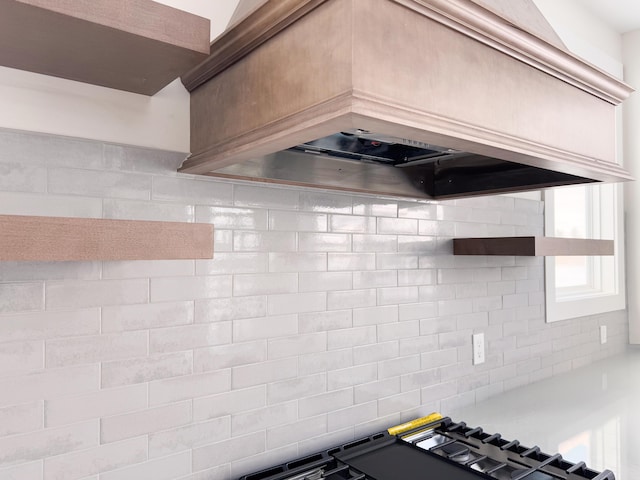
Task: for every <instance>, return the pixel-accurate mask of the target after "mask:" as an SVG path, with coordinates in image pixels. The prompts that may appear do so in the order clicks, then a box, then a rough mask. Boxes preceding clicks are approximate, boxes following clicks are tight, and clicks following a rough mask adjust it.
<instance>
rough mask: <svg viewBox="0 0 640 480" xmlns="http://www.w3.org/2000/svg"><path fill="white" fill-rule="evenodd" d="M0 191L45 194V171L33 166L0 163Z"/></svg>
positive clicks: (9, 162) (6, 162)
mask: <svg viewBox="0 0 640 480" xmlns="http://www.w3.org/2000/svg"><path fill="white" fill-rule="evenodd" d="M0 190H2V191H5V192H33V193H36V192H46V191H47V170H46V168H42V167H38V166H35V165H28V164H24V163H19V162H11V161H2V162H1V163H0Z"/></svg>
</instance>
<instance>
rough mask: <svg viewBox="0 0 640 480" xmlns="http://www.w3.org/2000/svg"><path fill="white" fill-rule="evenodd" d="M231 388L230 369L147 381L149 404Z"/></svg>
mask: <svg viewBox="0 0 640 480" xmlns="http://www.w3.org/2000/svg"><path fill="white" fill-rule="evenodd" d="M230 389H231V370H229V369H227V370H217V371H215V372H211V373H200V374H196V375H186V376H181V377H174V378H168V379H165V380H157V381H155V382H151V383H149V405H163V404H166V403H172V402H178V401H181V400H191V399H195V398H198V397H204V396H207V395H213V394H215V393H221V392H226V391H228V390H230Z"/></svg>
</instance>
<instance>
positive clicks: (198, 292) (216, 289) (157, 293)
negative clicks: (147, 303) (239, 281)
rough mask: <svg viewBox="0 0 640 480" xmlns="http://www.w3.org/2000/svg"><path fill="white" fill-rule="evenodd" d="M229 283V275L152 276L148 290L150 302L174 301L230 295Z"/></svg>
mask: <svg viewBox="0 0 640 480" xmlns="http://www.w3.org/2000/svg"><path fill="white" fill-rule="evenodd" d="M231 285H232V277H231V275H209V276H197V277H196V276H194V277H166V278H152V279H151V281H150V285H149V291H150V299H151V301H152V302H176V301H181V300H185V301H186V300H191V299H194V298H196V299H200V298H218V297H230V296H231Z"/></svg>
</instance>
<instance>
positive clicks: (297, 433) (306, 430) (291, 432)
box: [267, 415, 327, 449]
mask: <svg viewBox="0 0 640 480" xmlns="http://www.w3.org/2000/svg"><path fill="white" fill-rule="evenodd" d="M326 431H327V417H326V415H321V416H319V417H313V418H308V419H305V420H299V421H297V422H293V423H289V424H287V425H283V426H279V427H272V428H268V429H267V448H269V449H272V448H279V447H282V446H285V445H290V444H292V443H296V442H299V441H301V440H305V439H307V438H309V437H315V436H317V435H322V434H323V433H326Z"/></svg>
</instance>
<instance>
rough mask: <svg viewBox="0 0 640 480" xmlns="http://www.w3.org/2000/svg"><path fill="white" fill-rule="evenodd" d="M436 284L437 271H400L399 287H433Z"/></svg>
mask: <svg viewBox="0 0 640 480" xmlns="http://www.w3.org/2000/svg"><path fill="white" fill-rule="evenodd" d="M434 283H436V271H435V270H398V285H399V286H405V285H418V286H420V285H433V284H434Z"/></svg>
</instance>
